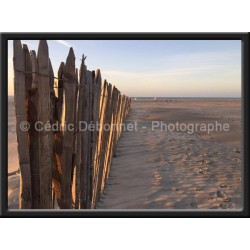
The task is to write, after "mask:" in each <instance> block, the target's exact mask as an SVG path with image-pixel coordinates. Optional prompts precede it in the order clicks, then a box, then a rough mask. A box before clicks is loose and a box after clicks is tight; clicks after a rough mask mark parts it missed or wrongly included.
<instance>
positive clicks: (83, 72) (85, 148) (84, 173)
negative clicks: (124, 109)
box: [80, 55, 90, 209]
mask: <svg viewBox="0 0 250 250" xmlns="http://www.w3.org/2000/svg"><path fill="white" fill-rule="evenodd" d="M89 83H90V82H89V81H87V67H86V66H85V57H84V55H83V57H82V64H81V69H80V85H81V87H82V88H83V98H82V99H83V105H82V120H81V124H82V126H81V129H82V130H83V131H82V133H81V147H82V152H81V166H80V182H81V187H80V208H82V209H83V208H87V199H88V194H87V188H88V180H89V141H90V140H89V131H88V129H85V128H86V125H88V124H89V122H90V113H89V111H90V107H89V106H90V98H89V89H90V86H89Z"/></svg>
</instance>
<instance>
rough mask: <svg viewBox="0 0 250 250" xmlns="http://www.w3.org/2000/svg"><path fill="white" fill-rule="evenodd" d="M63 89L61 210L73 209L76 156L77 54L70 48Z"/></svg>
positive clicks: (64, 72) (64, 71) (63, 76)
mask: <svg viewBox="0 0 250 250" xmlns="http://www.w3.org/2000/svg"><path fill="white" fill-rule="evenodd" d="M62 78H63V88H64V94H65V125H64V135H63V155H62V183H61V189H62V194H61V208H64V209H69V208H72V192H71V188H72V177H73V176H72V175H73V156H74V138H75V136H74V133H75V127H74V126H75V108H76V100H75V97H76V95H75V92H76V84H77V83H76V75H75V54H74V51H73V49H72V48H70V51H69V54H68V57H67V60H66V64H65V67H64V70H63V75H62Z"/></svg>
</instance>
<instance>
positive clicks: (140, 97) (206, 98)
mask: <svg viewBox="0 0 250 250" xmlns="http://www.w3.org/2000/svg"><path fill="white" fill-rule="evenodd" d="M8 98H14V96H13V95H8ZM130 98H132V99H134V98H137V99H153V100H154V99H155V98H156V99H158V100H160V99H171V100H174V99H177V100H220V99H223V100H225V99H241V98H242V97H167V96H166V97H165V96H162V97H159V96H158V97H157V96H156V97H155V96H139V97H138V96H131V97H130Z"/></svg>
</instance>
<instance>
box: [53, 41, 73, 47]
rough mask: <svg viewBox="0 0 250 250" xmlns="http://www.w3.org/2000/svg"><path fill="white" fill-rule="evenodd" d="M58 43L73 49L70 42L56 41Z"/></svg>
mask: <svg viewBox="0 0 250 250" xmlns="http://www.w3.org/2000/svg"><path fill="white" fill-rule="evenodd" d="M56 42H57V43H59V44H61V45H63V46H65V47H67V48H70V47H73V45H72V44H70V43H69V42H66V41H65V40H56Z"/></svg>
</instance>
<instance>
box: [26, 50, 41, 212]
mask: <svg viewBox="0 0 250 250" xmlns="http://www.w3.org/2000/svg"><path fill="white" fill-rule="evenodd" d="M30 59H31V69H30V72H32V84H31V90H30V91H29V102H28V120H29V123H30V130H29V138H30V148H29V150H30V166H31V184H32V208H35V209H37V208H40V170H39V168H40V167H39V166H40V163H39V160H40V159H39V133H38V131H37V129H36V127H35V125H36V122H37V121H38V113H39V111H38V109H39V102H38V99H39V97H38V64H37V58H36V52H35V51H31V53H30Z"/></svg>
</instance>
